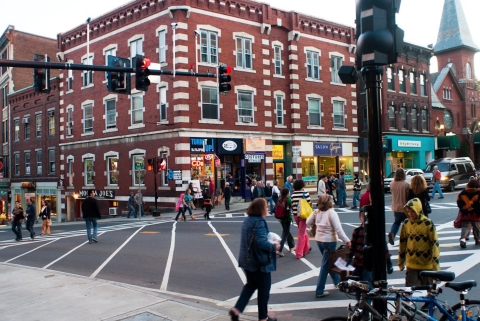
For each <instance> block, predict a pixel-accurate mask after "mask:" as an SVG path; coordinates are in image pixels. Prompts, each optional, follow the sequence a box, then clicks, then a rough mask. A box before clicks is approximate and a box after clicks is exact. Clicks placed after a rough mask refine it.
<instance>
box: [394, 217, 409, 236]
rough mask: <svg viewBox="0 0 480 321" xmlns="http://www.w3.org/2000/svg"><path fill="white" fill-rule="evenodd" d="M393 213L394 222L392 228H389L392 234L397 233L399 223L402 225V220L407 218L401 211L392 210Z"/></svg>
mask: <svg viewBox="0 0 480 321" xmlns="http://www.w3.org/2000/svg"><path fill="white" fill-rule="evenodd" d="M393 215H395V222H393V224H392V228H391V229H390V233H392V234H393V235H397V233H398V230H399V229H400V225H402V222H403V221H405V220H406V219H407V215H405V213H403V212H393Z"/></svg>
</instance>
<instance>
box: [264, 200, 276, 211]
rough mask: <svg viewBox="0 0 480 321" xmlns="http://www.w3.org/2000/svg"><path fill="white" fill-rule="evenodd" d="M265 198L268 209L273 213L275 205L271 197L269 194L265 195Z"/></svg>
mask: <svg viewBox="0 0 480 321" xmlns="http://www.w3.org/2000/svg"><path fill="white" fill-rule="evenodd" d="M265 200H266V201H267V204H268V208H269V209H270V212H271V213H274V212H275V206H274V204H273V200H272V197H271V196H269V197H265Z"/></svg>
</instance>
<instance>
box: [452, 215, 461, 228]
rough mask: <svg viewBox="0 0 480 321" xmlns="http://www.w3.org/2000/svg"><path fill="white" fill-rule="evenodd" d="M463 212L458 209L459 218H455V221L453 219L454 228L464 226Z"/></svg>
mask: <svg viewBox="0 0 480 321" xmlns="http://www.w3.org/2000/svg"><path fill="white" fill-rule="evenodd" d="M461 217H462V212H460V211H458V215H457V218H456V219H455V221H453V227H454V228H462V219H461Z"/></svg>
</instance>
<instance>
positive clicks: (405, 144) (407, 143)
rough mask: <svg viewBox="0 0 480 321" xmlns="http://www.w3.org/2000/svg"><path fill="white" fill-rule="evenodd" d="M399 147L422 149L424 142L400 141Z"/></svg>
mask: <svg viewBox="0 0 480 321" xmlns="http://www.w3.org/2000/svg"><path fill="white" fill-rule="evenodd" d="M398 147H422V142H421V141H414V140H399V141H398Z"/></svg>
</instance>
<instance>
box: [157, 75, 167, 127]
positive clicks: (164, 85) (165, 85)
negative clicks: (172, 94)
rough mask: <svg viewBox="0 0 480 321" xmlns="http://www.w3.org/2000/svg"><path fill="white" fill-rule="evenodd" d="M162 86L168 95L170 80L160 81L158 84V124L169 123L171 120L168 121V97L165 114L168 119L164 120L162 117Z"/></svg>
mask: <svg viewBox="0 0 480 321" xmlns="http://www.w3.org/2000/svg"><path fill="white" fill-rule="evenodd" d="M162 88H165V95H168V82H166V81H162V82H160V83H159V84H158V85H157V93H158V105H157V110H158V122H157V124H158V125H163V124H169V121H168V107H169V105H170V104H169V102H168V99H166V98H165V99H166V103H165V114H166V119H165V120H162V119H161V118H160V116H161V110H160V105H161V102H160V90H161V89H162Z"/></svg>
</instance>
